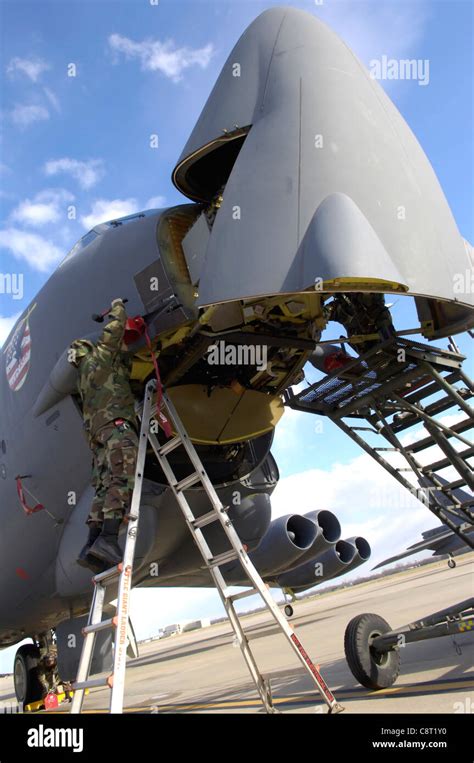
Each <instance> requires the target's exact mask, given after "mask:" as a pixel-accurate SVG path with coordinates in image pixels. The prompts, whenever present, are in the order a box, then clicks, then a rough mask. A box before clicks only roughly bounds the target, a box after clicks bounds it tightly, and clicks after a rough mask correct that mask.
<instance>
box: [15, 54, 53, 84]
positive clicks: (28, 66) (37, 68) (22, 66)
mask: <svg viewBox="0 0 474 763" xmlns="http://www.w3.org/2000/svg"><path fill="white" fill-rule="evenodd" d="M50 68H51V67H50V66H49V64H48V63H46V61H43V60H42V59H40V58H35V59H32V58H19V57H18V56H16V57H15V58H12V59H11V61H10V63H9V64H8V66H7V73H8V74H10V75H12V74H16V73H18V72H21V73H22V74H25V75H26V76H27V77H29V78H30V80H31V81H32V82H37V81H38V80H39V78H40V77H41V74H42V73H43V72H44V71H46V70H47V69H50Z"/></svg>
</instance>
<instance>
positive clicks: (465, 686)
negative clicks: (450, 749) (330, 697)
mask: <svg viewBox="0 0 474 763" xmlns="http://www.w3.org/2000/svg"><path fill="white" fill-rule="evenodd" d="M341 582H342V581H341ZM472 596H474V553H469V554H465V555H463V556H461V557H458V559H457V566H456V568H455V569H449V568H448V566H447V563H446V561H437V562H434V563H432V564H430V565H425V566H422V567H415V568H414V569H411V570H409V571H403V572H398V573H396V574H392V575H390V576H387V577H384V578H382V579H379V580H374V581H370V582H366V583H362V584H359V585H353V586H351V587H346V588H341V589H339V590H337V591H335V592H332V593H326V594H324V593H323V592H321V594H319V595H316V596H314V597H311V598H310V599H306V600H302V601H299V602H296V603H295V604H294V605H293V606H294V615H293V617H292V618H291V620H290V622H291V623H292V625H293V627H294V628H295V632H296V633H297V635H298V637H299V639H300V640H301V641H302V643H303V646H304V647H305V649H306V651H307V652H308V654H309V655H310V656H311V658H312V660H313V661H314V662H315V663H316V664H317V665H319V668H320V670H321V673H322V675H323V677H324V679H325V680H326V683H327V684H328V685H329V686H330V688H331V690H332V691H333V693H334V694H335V696H336V698H337V700H338V702H339V703H341V704H342V705H343V706H344V708H345V712H346V713H386V714H391V713H394V714H397V713H428V714H431V713H472V712H474V670H473V665H474V628H473V630H468V631H466V632H465V633H462V634H459V635H456V637H453V636H444V637H441V638H436V639H431V640H426V641H423V642H418V643H414V644H407V645H406V646H405V647H403V648H402V649H401V650H400V654H401V670H400V675H399V677H398V679H397V681H396V682H395V684H394V685H393V686H392V687H390V688H388V689H384V690H379V691H375V692H374V691H370V690H368V689H365V688H363V687H362V686H360V684H358V683H357V681H356V679H355V678H354V677H353V675H352V673H351V672H350V670H349V668H348V665H347V663H346V659H345V656H344V631H345V628H346V626H347V624H348V622H349V621H350V620H351V619H352V618H353V617H354V616H355V615H358V614H362V613H364V612H373V613H376V614H379V615H381V616H382V617H384V618H385V620H387V622H388V623H389V624H390V625H391V626H392V628H393V629H396V628H398V627H401V626H403V625H406V624H407V623H409V622H411V621H413V620H418V619H420V618H422V617H423V616H426V615H428V614H431V613H434V612H436V611H438V610H440V609H443V608H445V607H448V606H449V605H451V604H454V603H456V602H460V601H463V600H464V599H467V598H469V597H472ZM243 622H244V623H245V626H244V627H245V629H246V632H247V635H248V637H249V641H250V647H251V649H252V651H253V653H254V655H255V657H256V660H257V663H258V665H259V668H260V670H261V672H262V673H263V674H264V675H265V676H266V677H267V678H270V680H271V689H272V694H273V700H274V704H275V707H276V708H278V709H279V710H281V711H282V712H289V713H314V712H316V713H321V712H322V713H325V712H327V707H326V705H325V704H324V703H322V702H321V699H320V696H319V694H318V692H317V691H316V690H315V687H314V684H313V683H312V682H311V679H310V678H309V677H308V674H307V672H306V671H305V670H304V668H303V667H302V665H301V663H300V662H299V660H298V659H297V658H296V656H295V654H294V652H293V651H292V649H291V648H290V647H289V645H288V643H287V641H286V639H285V637H284V636H283V635H281V633H280V632H279V631H278V630H277V627H276V623H275V622H274V621H273V620H272V619H271V617H270V616H269V615H268V614H266V613H258V614H252V615H248V616H246V617H245V619H244V621H243ZM12 696H13V681H12V677H11V676H9V677H5V678H2V679H0V703H2V702H5V701H8V700H11V698H12ZM108 698H109V692H108V690H107V689H102V688H100V689H93V690H91V693H90V694H89V695H88V696H87V697H86V698H85V701H84V709H83V711H84V712H92V713H95V712H107V707H108ZM69 707H70V706H69V704H68V703H67V702H66V703H64V704H62V705H61V711H64V712H67V711H68V710H69ZM125 712H129V713H256V712H260V713H261V712H262V706H261V703H260V701H259V699H258V697H257V694H256V691H255V689H254V685H253V683H252V681H251V679H250V675H249V673H248V671H247V667H246V665H245V663H244V660H243V658H242V655H241V652H240V649H239V648H238V647H237V646H236V645H235V644H234V637H233V632H232V631H231V629H230V626H229V624H228V623H227V622H223V623H218V624H215V625H212V626H211V627H208V628H204V629H202V630H198V631H192V632H189V633H183V634H180V635H174V636H170V637H168V638H166V639H161V640H159V641H153V642H149V643H144V644H141V645H140V656H139V657H138V658H136V659H134V660H130V661H129V663H128V667H127V682H126V690H125Z"/></svg>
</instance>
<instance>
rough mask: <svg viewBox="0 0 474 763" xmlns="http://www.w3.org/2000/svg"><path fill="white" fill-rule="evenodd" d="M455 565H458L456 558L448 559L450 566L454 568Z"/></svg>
mask: <svg viewBox="0 0 474 763" xmlns="http://www.w3.org/2000/svg"><path fill="white" fill-rule="evenodd" d="M455 566H456V559H448V567H450V568H451V569H452V570H454V568H455Z"/></svg>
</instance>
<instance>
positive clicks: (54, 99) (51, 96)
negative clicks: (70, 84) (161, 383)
mask: <svg viewBox="0 0 474 763" xmlns="http://www.w3.org/2000/svg"><path fill="white" fill-rule="evenodd" d="M43 92H44V94H45V96H46V98H47V99H48V101H49V102H50V104H51V106H52V107H53V109H54V110H55V111H57V112H59V111H61V105H60V103H59V98H58V96H57V95H56V93H53V91H52V90H50V89H49V87H44V88H43Z"/></svg>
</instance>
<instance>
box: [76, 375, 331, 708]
mask: <svg viewBox="0 0 474 763" xmlns="http://www.w3.org/2000/svg"><path fill="white" fill-rule="evenodd" d="M155 390H156V382H154V381H150V382H148V384H147V386H146V391H145V397H144V401H143V409H142V412H141V427H140V439H139V448H138V456H137V468H136V473H135V486H134V490H133V495H132V501H131V507H130V515H129V523H128V529H127V539H126V543H125V552H124V558H123V562H122V563H121V564H120V565H118V567H113V568H112V569H110V570H106V571H105V572H102V573H99V574H98V575H95V576H94V578H93V581H94V584H95V589H94V595H93V599H92V605H91V609H90V613H89V621H88V624H87V626H86V627H85V628H84V629H83V633H84V636H85V640H84V645H83V650H82V654H81V658H80V662H79V669H78V675H77V681H76V682H75V684H74V687H73V688H74V697H73V701H72V706H71V713H80V712H81V708H82V703H83V698H84V691H85V689H86V688H89V687H96V686H108V687H109V688H110V689H111V696H110V712H111V713H121V712H122V711H123V699H124V689H125V666H126V649H127V627H128V611H129V604H130V591H131V585H132V573H133V559H134V552H135V543H136V537H137V530H138V528H137V525H138V519H139V510H140V498H141V491H142V484H143V472H144V466H145V457H146V450H147V445H148V442H149V443H150V445H151V447H152V449H153V451H154V453H155V456H156V459H157V460H158V463H159V465H160V466H161V468H162V470H163V473H164V475H165V477H166V480H167V482H168V484H169V486H170V488H171V490H172V492H173V495H174V497H175V499H176V501H177V503H178V505H179V507H180V508H181V511H182V513H183V515H184V518H185V520H186V523H187V526H188V529H189V531H190V532H191V535H192V536H193V539H194V541H195V543H196V545H197V547H198V549H199V551H200V553H201V555H202V557H203V560H204V564H205V565H206V567H207V569H208V571H209V574H210V576H211V578H212V580H213V582H214V584H215V586H216V588H217V590H218V592H219V595H220V598H221V600H222V603H223V605H224V608H225V611H226V613H227V616H228V618H229V621H230V623H231V626H232V629H233V631H234V634H235V637H236V639H237V642H238V644H239V647H240V649H241V651H242V655H243V657H244V659H245V662H246V664H247V667H248V669H249V671H250V675H251V676H252V679H253V681H254V683H255V686H256V688H257V692H258V694H259V696H260V699H261V700H262V703H263V706H264V708H265V710H266V712H268V713H272V712H277V711H276V709H275V708H274V706H273V701H272V695H271V688H270V685H269V683H268V682H267V681H266V680H265V679H264V677H263V676H262V675H261V673H260V671H259V669H258V667H257V663H256V661H255V658H254V656H253V654H252V651H251V649H250V646H249V642H248V639H247V636H246V634H245V630H244V628H243V625H242V623H241V621H240V619H239V615H238V614H237V612H236V609H235V607H234V602H235V601H237V600H240V599H242V598H244V597H246V596H252V595H255V594H258V595H260V596H261V598H262V599H263V602H264V605H265V607H266V609H267V610H268V612H269V613H270V614H271V615H272V617H273V618H274V620H275V621H276V623H277V625H278V626H279V628H280V631H281V632H282V634H283V635H284V636H285V637H286V639H287V641H288V643H289V644H290V646H291V647H292V649H293V651H294V652H295V654H296V656H297V657H298V659H299V660H300V662H301V664H302V665H303V667H304V668H305V670H306V671H307V673H308V674H309V676H310V677H311V679H312V680H313V682H314V683H315V685H316V688H317V690H318V691H319V693H320V695H321V697H322V699H323V701H324V702H325V703H326V705H327V706H328V712H330V713H331V712H332V713H336V712H340V711H341V710H343V707H342V706H341V705H340V704H339V703H338V702H337V700H336V698H335V697H334V695H333V694H332V692H331V690H330V689H329V687H328V686H327V684H326V682H325V681H324V679H323V677H322V676H321V674H320V672H319V669H318V667H317V666H316V665H315V664H314V663H313V662H312V660H311V659H310V657H309V655H308V654H307V652H306V651H305V649H304V647H303V645H302V644H301V642H300V640H299V638H298V637H297V636H296V634H295V632H294V630H293V627H292V626H291V625H290V624H289V623H288V622H287V620H286V618H285V617H284V615H283V614H282V612H281V611H280V609H279V607H278V605H277V604H276V603H275V601H274V600H273V598H272V596H271V594H270V590H269V588H268V587H267V585H266V584H265V583H264V582H263V580H262V579H261V577H260V575H259V573H258V572H257V570H256V568H255V567H254V565H253V564H252V562H251V561H250V559H249V557H248V555H247V552H246V548H245V546H243V545H242V543H241V541H240V539H239V536H238V535H237V532H236V530H235V529H234V527H233V525H232V522H231V521H230V520H229V518H228V516H227V511H228V508H229V507H225V506H223V505H222V503H221V501H220V499H219V496H218V495H217V493H216V490H215V488H214V486H213V484H212V482H211V480H210V479H209V476H208V475H207V473H206V471H205V469H204V465H203V463H202V461H201V460H200V458H199V456H198V454H197V452H196V449H195V447H194V445H193V444H192V442H191V440H190V439H189V436H188V434H187V432H186V430H185V429H184V426H183V424H182V422H181V420H180V418H179V416H178V414H177V412H176V409H175V407H174V405H173V403H172V402H171V400H170V398H169V397H168V395H167V394H166V393H165V392H163V393H162V403H161V406H160V410H159V411H157V409H156V406H155V407H154V406H153V402H152V400H153V396H154V393H155ZM163 409H164V410H165V411H166V414H167V417H168V419H169V421H170V423H171V426H172V428H173V431H174V432H175V433H176V434H175V436H173V437H172V438H170V439H169V440H168V441H166V442H165V443H164V444H160V443H159V441H158V439H157V437H156V435H155V434H154V433H153V432H152V431H151V430H152V429H153V428H154V427H151V426H150V424H151V422H152V421H154V419H153V418H152V416H153V415H155V414H156V412H157V413H158V416H160V414H161V411H162V410H163ZM155 423H156V422H155ZM179 447H183V448H184V450H185V451H186V454H187V457H188V459H189V462H190V466H191V467H192V469H193V471H192V472H191V473H190V474H189V476H187V477H185V478H184V479H181V480H178V479H177V478H176V476H175V474H174V473H173V470H172V467H171V465H170V462H169V460H168V458H167V456H168V454H169V453H171V452H172V451H173V450H175V449H177V448H179ZM199 484H200V485H201V486H202V488H203V489H204V490H205V492H206V494H207V497H208V499H209V504H210V510H209V512H207V513H205V514H204V515H202V516H200V517H197V518H196V517H195V516H194V515H193V513H192V511H191V507H190V505H189V503H188V501H187V499H186V496H185V491H186V490H187V489H188V488H190V487H192V486H195V485H199ZM212 522H220V524H221V527H222V529H223V530H224V533H225V535H226V537H227V541H228V544H229V549H228V550H227V551H225V552H223V553H219V554H218V555H213V553H212V551H211V549H210V547H209V545H208V543H207V542H206V539H205V537H204V534H203V532H202V528H204V527H205V526H206V525H209V524H211V523H212ZM235 559H238V560H239V562H240V565H241V567H242V569H243V571H244V574H245V576H246V577H247V578H248V580H249V583H250V584H249V586H248V587H246V588H244V590H243V591H240V592H239V593H236V594H235V593H234V594H232V593H231V591H230V588H229V587H228V586H227V584H226V582H225V579H224V576H223V574H222V572H221V570H220V569H219V567H221V566H223V565H225V564H227V563H228V562H230V561H233V560H235ZM117 580H118V583H119V590H118V608H117V615H116V617H113V618H110V619H109V620H102V619H101V618H102V610H103V604H104V598H105V592H106V587H107V586H108V585H110V584H113V583H115V584H116V583H117ZM110 627H112V628H115V641H114V667H113V673H112V675H110V676H108V677H107V678H98V679H89V678H88V676H89V672H90V665H91V661H92V654H93V649H94V643H95V635H96V633H97V632H98V631H100V630H103V629H105V628H110Z"/></svg>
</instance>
